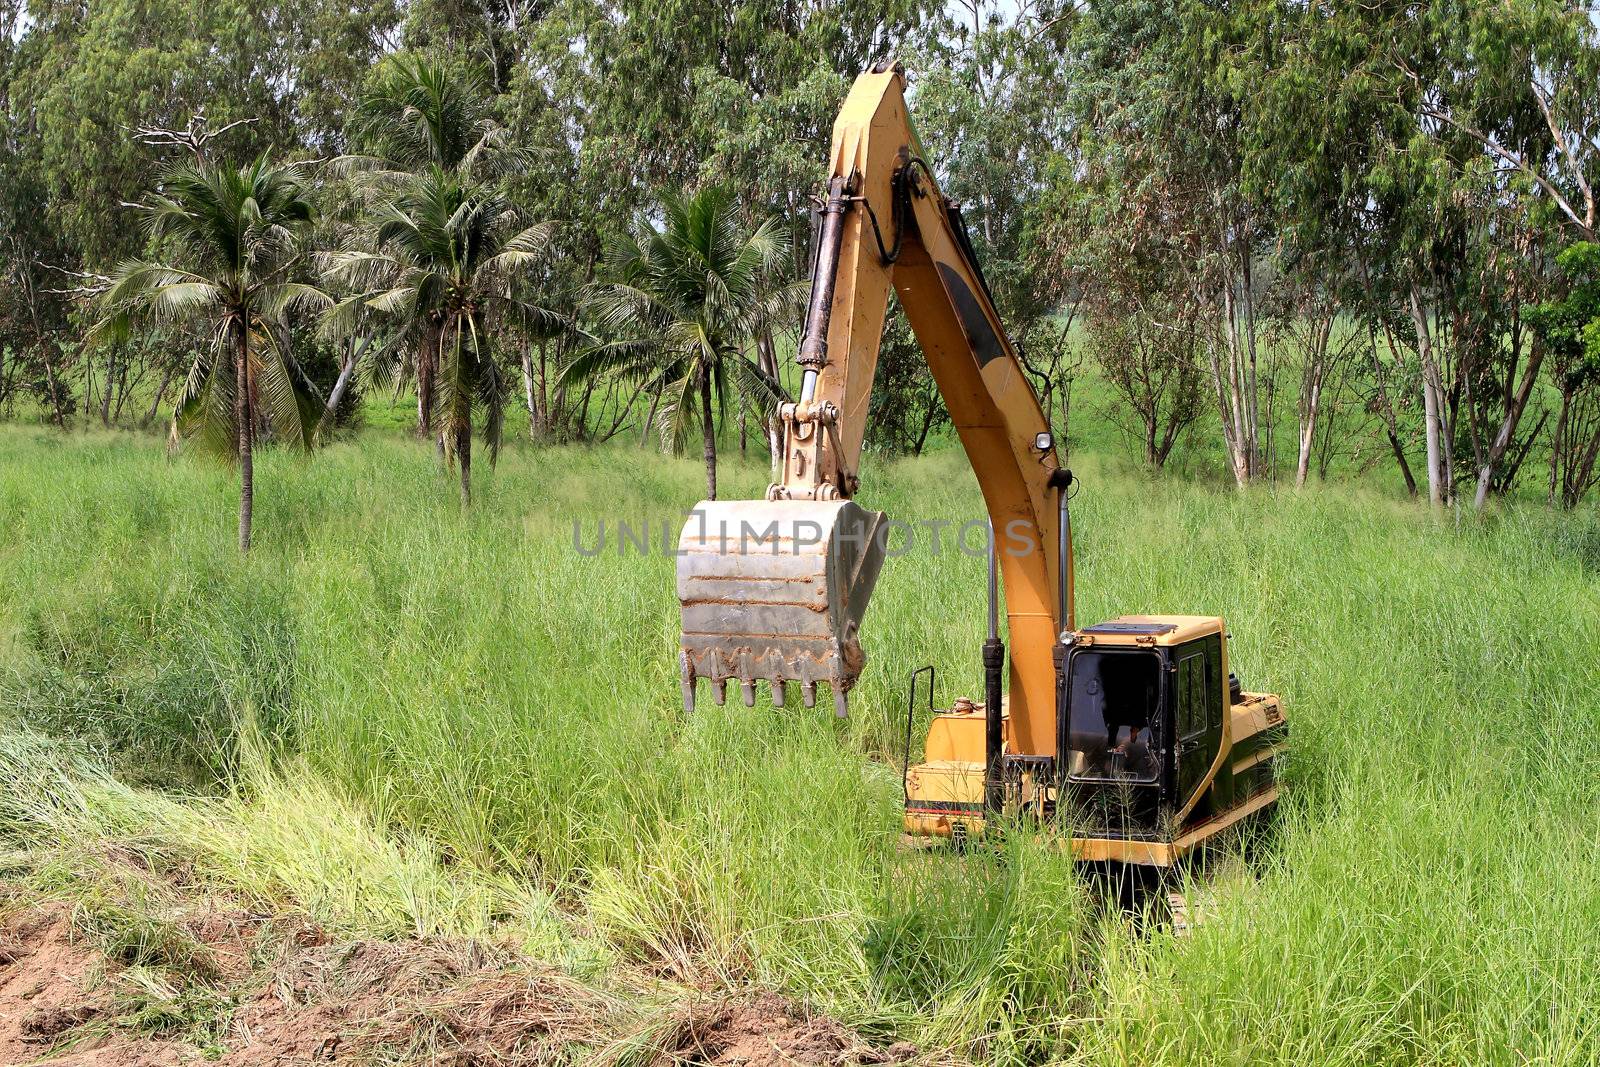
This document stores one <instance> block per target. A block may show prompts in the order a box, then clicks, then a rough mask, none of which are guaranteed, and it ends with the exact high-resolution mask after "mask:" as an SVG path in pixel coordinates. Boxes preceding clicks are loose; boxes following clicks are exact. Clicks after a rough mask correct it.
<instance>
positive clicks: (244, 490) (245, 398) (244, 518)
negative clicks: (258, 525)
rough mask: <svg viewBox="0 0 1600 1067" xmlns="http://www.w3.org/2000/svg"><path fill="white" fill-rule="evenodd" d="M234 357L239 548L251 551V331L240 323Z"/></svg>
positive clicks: (234, 417) (252, 457) (252, 504)
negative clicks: (237, 446)
mask: <svg viewBox="0 0 1600 1067" xmlns="http://www.w3.org/2000/svg"><path fill="white" fill-rule="evenodd" d="M237 329H238V330H239V337H238V341H237V343H236V344H235V346H234V357H233V361H234V362H233V420H234V424H235V430H236V431H237V432H238V435H239V551H240V552H249V551H250V525H251V522H252V521H253V519H254V517H255V502H256V483H255V449H254V448H253V447H252V446H253V444H254V438H255V408H254V405H252V404H251V403H250V332H249V330H248V328H247V327H245V326H243V325H240V326H238V327H237Z"/></svg>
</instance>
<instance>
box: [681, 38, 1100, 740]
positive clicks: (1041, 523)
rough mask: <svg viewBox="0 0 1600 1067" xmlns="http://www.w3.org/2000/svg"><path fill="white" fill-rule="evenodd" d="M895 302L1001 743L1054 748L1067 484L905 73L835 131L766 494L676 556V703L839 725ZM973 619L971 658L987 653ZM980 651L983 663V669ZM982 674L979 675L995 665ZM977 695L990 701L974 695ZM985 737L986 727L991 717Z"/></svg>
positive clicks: (854, 663)
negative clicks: (930, 416) (1004, 714)
mask: <svg viewBox="0 0 1600 1067" xmlns="http://www.w3.org/2000/svg"><path fill="white" fill-rule="evenodd" d="M891 288H893V290H894V291H895V292H896V293H897V294H898V296H899V299H900V306H901V308H902V309H904V311H905V314H906V317H907V319H908V320H909V321H910V324H911V328H912V330H913V331H914V332H915V334H916V337H917V341H918V343H919V344H920V345H921V348H922V351H923V354H924V356H925V358H926V359H927V361H928V366H929V368H930V370H931V371H932V373H933V377H934V380H935V382H936V383H937V384H938V387H939V391H940V394H941V395H942V396H943V398H944V402H945V406H946V407H947V409H948V410H949V413H950V417H951V421H952V422H953V423H954V425H955V429H956V432H957V434H958V436H959V437H960V439H961V444H962V447H963V448H964V449H965V451H966V454H967V457H968V459H969V460H970V461H971V463H972V466H973V469H974V472H975V473H976V474H977V478H978V484H979V486H980V488H981V490H982V492H983V497H984V502H985V505H986V507H987V509H988V513H989V518H990V522H991V526H992V531H993V533H992V536H993V537H994V538H995V539H996V543H997V547H998V552H997V553H996V555H997V557H998V565H999V573H1000V580H1002V581H1003V582H1004V586H1005V600H1006V614H1007V623H1008V633H1009V636H1010V640H1011V669H1010V687H1009V714H1010V720H1011V746H1012V749H1013V751H1015V752H1017V753H1019V754H1023V755H1036V756H1053V755H1054V754H1055V752H1056V745H1057V736H1056V712H1055V709H1056V675H1057V672H1056V664H1055V660H1054V658H1053V657H1054V653H1055V649H1056V648H1057V645H1058V644H1059V641H1060V635H1061V634H1062V633H1063V632H1065V631H1070V630H1071V629H1072V628H1073V605H1072V573H1071V568H1072V562H1071V561H1072V553H1071V545H1070V533H1069V529H1068V527H1067V524H1066V522H1065V515H1066V512H1065V506H1064V505H1065V495H1066V489H1067V485H1068V484H1069V482H1070V480H1071V476H1070V474H1069V473H1068V472H1067V471H1066V469H1065V467H1064V465H1063V464H1062V463H1061V461H1060V459H1059V457H1058V455H1057V452H1056V449H1055V443H1054V440H1053V438H1052V435H1051V432H1050V422H1049V420H1048V419H1047V418H1046V416H1045V414H1044V412H1043V410H1042V409H1041V408H1040V405H1039V401H1038V397H1037V396H1036V394H1035V393H1034V391H1033V388H1032V386H1031V385H1030V384H1029V382H1028V379H1027V376H1026V375H1025V374H1024V371H1023V367H1022V364H1021V361H1020V360H1019V359H1018V357H1017V354H1016V351H1015V349H1014V348H1013V346H1012V344H1011V342H1010V340H1009V339H1008V338H1007V337H1006V333H1005V330H1004V328H1003V327H1002V326H1001V323H1000V318H999V315H998V313H997V312H996V310H995V306H994V301H993V300H992V299H991V298H990V295H989V291H988V287H987V286H986V285H985V283H984V279H983V274H982V271H981V270H980V268H979V266H978V263H977V260H976V258H975V256H974V255H973V251H972V246H971V243H970V241H969V240H968V239H967V234H966V227H965V225H964V223H963V221H962V218H961V214H960V211H959V209H958V208H957V206H956V205H954V204H952V203H951V202H950V201H948V200H946V199H945V198H944V196H943V195H941V193H940V192H939V188H938V183H937V182H936V181H935V179H934V176H933V173H932V171H931V170H930V168H929V166H928V163H927V160H926V156H925V154H924V152H923V150H922V147H921V145H920V144H919V143H918V140H917V137H916V134H915V132H914V131H913V128H912V125H911V119H910V115H909V114H908V112H907V109H906V102H905V77H904V74H903V73H902V71H901V70H900V68H899V67H898V66H886V67H881V68H878V69H875V70H873V71H871V72H869V73H867V74H863V75H862V76H861V77H860V78H858V79H857V81H856V83H855V86H854V87H853V88H852V89H851V92H850V95H849V97H848V98H847V99H846V101H845V103H844V107H843V109H842V110H841V112H840V114H839V117H838V120H837V121H836V122H835V124H834V130H833V149H832V158H831V173H830V176H829V180H828V185H827V197H826V201H825V203H824V207H823V214H822V221H821V226H820V228H819V233H818V239H817V242H816V251H815V259H814V265H813V273H812V281H811V297H810V301H809V305H808V309H807V314H806V322H805V329H804V333H803V335H802V339H801V343H800V348H799V352H798V355H797V361H798V363H799V364H800V367H801V372H802V379H801V381H802V384H801V390H800V396H799V398H798V400H796V401H795V402H793V403H787V404H784V405H783V406H782V408H781V410H780V412H779V415H780V418H781V421H782V424H783V428H784V452H783V464H782V470H781V474H780V477H779V480H778V481H776V482H775V483H774V484H773V485H772V486H770V487H769V488H768V490H767V494H766V499H765V500H761V501H731V502H717V501H707V502H703V503H702V504H701V505H699V507H697V508H696V509H695V511H694V512H692V513H691V514H690V517H689V519H688V521H687V522H686V524H685V526H684V530H683V535H682V538H681V540H680V546H679V570H678V593H679V598H680V601H681V604H682V609H683V622H684V628H683V653H682V670H683V685H684V697H685V703H686V706H688V707H690V708H692V707H693V705H694V699H695V694H696V681H697V679H701V678H704V679H708V680H709V681H710V682H711V685H712V687H713V693H714V695H715V696H716V698H717V702H718V703H721V702H722V700H723V699H724V694H725V686H726V684H727V682H729V681H735V682H737V683H738V684H740V685H741V686H742V687H743V691H744V698H745V702H746V703H753V701H754V694H755V683H756V681H757V680H759V679H766V680H768V681H769V682H770V683H771V684H772V685H773V689H774V698H775V699H776V700H777V701H778V702H779V703H782V702H783V700H784V694H785V687H786V686H787V685H788V684H789V683H798V684H799V685H800V686H801V688H802V693H803V696H804V698H805V702H806V704H807V705H808V706H809V705H810V704H811V703H812V702H813V701H814V699H815V693H816V686H817V685H818V684H819V683H826V684H827V685H829V686H830V687H831V688H832V690H833V692H834V700H835V706H836V709H837V710H838V712H839V713H840V714H841V715H842V714H844V712H845V710H846V707H847V699H846V694H847V693H848V692H849V690H850V688H851V686H853V685H854V684H855V681H856V679H857V677H858V676H859V674H860V672H861V669H862V667H863V665H864V662H865V656H864V654H863V653H862V651H861V646H860V642H859V627H860V624H861V620H862V616H863V614H864V613H865V610H866V604H867V600H868V598H869V597H870V596H871V592H872V586H873V584H874V582H875V581H876V579H877V575H878V571H879V569H880V568H881V566H882V563H883V559H884V555H885V550H886V546H885V538H886V536H887V532H888V524H887V522H886V520H885V518H884V516H883V515H882V514H880V513H877V512H871V511H868V510H866V509H863V508H861V507H860V506H859V505H858V504H856V503H855V501H854V499H853V498H854V497H855V495H856V492H857V489H858V487H859V472H860V463H861V451H862V441H863V438H864V436H865V433H866V427H867V420H868V417H869V409H870V404H871V397H872V383H873V378H874V374H875V371H876V369H877V362H878V348H879V342H880V339H881V336H882V332H883V322H884V315H885V312H886V309H887V306H888V299H889V291H890V289H891ZM994 629H995V625H994V622H993V620H991V633H990V639H991V640H990V646H992V647H995V648H998V640H997V636H996V634H995V632H994ZM987 659H988V652H987V651H986V661H987ZM994 671H995V677H996V678H997V677H998V665H997V664H995V665H994ZM995 687H996V686H994V685H991V690H992V689H994V688H995ZM996 721H998V720H996Z"/></svg>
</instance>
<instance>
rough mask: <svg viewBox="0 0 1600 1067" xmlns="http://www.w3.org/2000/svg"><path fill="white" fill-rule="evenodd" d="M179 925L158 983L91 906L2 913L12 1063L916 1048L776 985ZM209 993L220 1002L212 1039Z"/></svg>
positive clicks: (846, 1058) (758, 1063)
mask: <svg viewBox="0 0 1600 1067" xmlns="http://www.w3.org/2000/svg"><path fill="white" fill-rule="evenodd" d="M177 925H178V926H179V927H180V928H181V929H182V930H183V931H185V932H186V933H187V934H188V935H189V936H190V937H192V938H193V939H194V943H195V945H196V946H198V949H199V951H195V952H192V953H191V954H190V955H188V956H186V957H185V961H186V964H187V966H186V968H184V969H183V970H182V973H178V972H177V971H171V972H169V971H160V972H156V973H157V974H158V976H157V977H156V978H152V977H151V974H152V971H151V969H150V967H149V966H148V965H146V964H144V963H141V962H139V960H136V959H135V958H134V956H135V954H133V953H124V952H116V953H113V954H111V955H108V954H107V952H106V950H105V939H104V937H97V936H95V935H94V934H93V933H91V932H89V931H90V930H91V929H92V926H93V923H92V917H89V918H88V919H87V920H86V917H85V916H84V914H83V913H82V912H81V911H80V912H77V913H75V912H74V910H73V909H72V908H70V907H69V906H67V905H65V904H62V903H55V902H45V903H36V904H31V905H28V906H26V907H23V908H21V909H19V910H16V911H14V912H13V913H12V914H11V915H10V916H9V918H8V919H7V920H6V921H5V922H4V923H3V924H0V1064H3V1065H6V1067H11V1065H21V1064H30V1063H39V1064H48V1065H51V1067H170V1065H178V1064H190V1063H201V1062H216V1063H221V1064H223V1065H225V1067H299V1065H312V1064H327V1063H350V1064H364V1063H384V1064H394V1063H419V1064H423V1063H425V1064H437V1065H441V1067H488V1065H496V1067H498V1065H516V1067H520V1065H530V1067H531V1065H542V1064H556V1063H573V1062H578V1063H583V1062H592V1063H596V1064H603V1063H616V1062H623V1061H624V1060H626V1062H631V1063H636V1064H655V1065H661V1067H665V1065H669V1064H685V1065H691V1064H692V1065H706V1067H796V1065H800V1067H847V1065H856V1064H862V1065H865V1064H888V1063H898V1062H902V1061H905V1060H908V1059H910V1058H912V1057H913V1055H914V1050H912V1049H911V1048H910V1047H909V1046H905V1045H894V1046H890V1047H882V1046H879V1045H875V1044H873V1043H872V1042H871V1041H869V1040H867V1039H866V1038H864V1037H862V1036H861V1035H860V1034H857V1033H855V1032H854V1031H852V1030H850V1029H848V1028H846V1027H844V1026H842V1025H841V1024H839V1023H838V1022H836V1021H835V1020H832V1019H829V1018H827V1017H824V1016H812V1015H809V1014H808V1013H806V1012H805V1011H804V1010H803V1009H802V1008H801V1007H800V1006H799V1005H797V1004H795V1003H793V1002H792V1001H789V1000H787V999H785V998H783V997H780V996H777V995H775V994H770V993H768V994H762V995H759V996H754V997H744V998H726V999H720V1000H714V1001H705V1002H695V1003H685V1004H680V1005H679V1006H678V1007H677V1008H668V1009H661V1008H659V1007H658V1008H655V1009H652V1008H650V1007H649V1006H648V1005H643V1006H641V1004H640V1003H638V1002H630V1000H629V999H628V998H625V997H619V996H615V995H612V994H609V993H606V992H602V991H599V990H596V989H595V988H593V987H591V986H588V985H586V984H584V983H582V982H579V981H577V980H575V979H573V978H571V977H569V976H566V975H564V974H561V973H558V972H555V971H553V970H550V969H548V968H543V967H540V966H539V965H537V964H535V963H533V962H532V961H529V960H527V959H525V958H523V957H520V956H518V955H517V954H515V953H513V952H510V951H508V950H505V949H502V948H499V947H496V946H492V945H486V944H483V943H481V942H476V941H467V940H446V939H408V940H399V941H378V940H362V941H346V942H334V941H332V940H330V939H329V938H328V937H327V935H326V934H325V933H324V932H323V931H322V930H320V929H319V928H317V927H316V926H315V925H313V924H310V923H305V922H286V921H273V920H266V919H263V918H261V917H256V916H250V915H247V914H245V913H242V912H228V911H219V910H213V911H203V912H201V913H200V914H197V915H191V916H189V917H187V918H184V919H182V920H180V921H178V923H177ZM197 997H198V998H199V999H198V1000H197ZM196 1003H199V1004H201V1005H203V1006H206V1007H207V1008H208V1009H214V1011H215V1017H214V1018H213V1019H212V1020H211V1021H210V1022H209V1023H206V1022H204V1021H202V1022H201V1023H200V1024H199V1029H200V1031H204V1032H205V1036H202V1037H198V1038H197V1037H196V1032H197V1031H196V1028H195V1020H194V1019H193V1018H192V1013H193V1005H194V1004H196ZM185 1010H188V1011H189V1012H190V1015H188V1016H186V1015H185V1014H184V1012H185ZM163 1013H165V1014H163ZM180 1024H182V1025H180Z"/></svg>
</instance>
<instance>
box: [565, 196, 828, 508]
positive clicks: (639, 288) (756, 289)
mask: <svg viewBox="0 0 1600 1067" xmlns="http://www.w3.org/2000/svg"><path fill="white" fill-rule="evenodd" d="M660 219H661V221H660V222H659V223H657V222H656V221H654V220H653V219H652V218H650V217H649V216H640V217H639V218H638V219H637V220H636V221H635V223H634V226H633V229H632V233H631V235H630V238H629V239H628V240H626V241H624V242H622V243H621V244H619V245H618V246H616V247H615V248H614V249H613V250H612V251H611V253H610V254H609V255H608V257H607V276H608V278H609V280H608V281H606V282H603V283H601V284H600V285H598V286H596V287H595V288H594V290H593V294H592V306H593V309H594V311H595V314H596V316H597V318H598V319H599V321H600V322H601V324H602V326H603V328H604V330H605V331H606V332H608V333H610V334H611V335H612V336H613V337H614V338H616V339H615V340H613V341H611V342H610V343H608V344H604V345H599V346H596V347H594V348H591V349H590V350H588V351H587V352H585V353H583V354H582V355H580V356H579V357H578V358H577V359H575V360H574V361H573V362H572V363H571V364H569V365H568V367H567V368H566V371H565V372H564V373H565V374H566V375H567V376H569V377H583V376H587V375H593V374H604V373H613V374H618V375H621V376H624V377H629V378H633V379H635V380H637V381H639V382H640V383H641V384H643V385H644V386H645V387H646V388H651V389H652V390H660V391H661V403H660V405H659V407H658V410H659V414H660V416H661V418H662V423H663V437H664V438H665V439H666V440H667V441H668V442H669V443H670V444H671V445H672V446H673V447H674V448H682V447H683V446H684V445H685V444H686V443H687V441H688V438H689V435H690V433H691V432H692V430H693V428H694V427H695V426H696V425H698V426H699V428H700V437H701V446H702V448H703V451H704V456H705V464H706V495H707V496H708V497H709V498H710V499H713V500H715V499H716V496H717V433H716V423H715V412H716V410H717V409H718V408H719V407H720V408H721V409H722V410H724V411H726V410H727V405H728V401H729V399H730V395H732V396H735V397H737V398H738V399H739V401H740V402H743V403H749V404H752V405H755V406H757V407H760V408H770V407H771V405H772V404H773V403H774V402H776V401H777V400H778V399H779V398H780V395H781V393H780V388H779V386H778V383H777V382H776V381H775V380H774V379H773V378H772V377H771V376H770V375H767V374H764V373H763V372H762V371H761V370H760V369H759V368H758V367H757V366H756V365H755V364H754V363H753V362H751V361H750V360H749V359H747V358H745V356H744V354H743V353H744V351H745V349H746V348H747V347H748V346H749V345H750V344H751V343H752V342H753V340H754V338H755V337H756V335H757V334H758V333H759V332H760V331H761V329H762V327H763V326H765V325H768V324H771V323H773V322H776V321H778V320H779V319H780V318H782V316H783V315H784V314H785V313H786V312H787V311H789V310H792V309H793V308H794V306H795V305H796V303H797V299H798V295H799V292H800V290H799V287H798V286H796V285H793V284H783V283H782V282H780V281H779V278H780V273H779V272H780V270H781V269H782V267H783V265H784V264H785V263H786V262H787V256H788V251H789V245H788V239H787V237H786V235H785V234H784V232H783V230H782V229H781V228H780V227H779V226H778V225H777V224H776V223H775V222H774V221H771V220H768V221H766V222H762V223H761V224H760V225H758V226H756V227H754V228H753V229H751V228H749V227H747V226H746V225H744V223H743V222H742V220H741V218H740V215H739V212H738V211H737V210H736V208H735V206H734V203H733V198H732V196H731V195H729V193H728V192H727V190H725V189H720V188H715V187H712V188H706V189H702V190H700V191H699V192H697V193H694V194H691V195H669V196H668V197H666V198H665V199H664V200H663V202H662V204H661V211H660Z"/></svg>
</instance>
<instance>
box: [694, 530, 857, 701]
mask: <svg viewBox="0 0 1600 1067" xmlns="http://www.w3.org/2000/svg"><path fill="white" fill-rule="evenodd" d="M886 531H887V522H886V520H885V519H884V516H883V514H882V513H881V512H875V511H867V510H865V509H863V508H861V507H860V506H859V505H857V504H856V503H855V502H854V501H850V500H770V501H769V500H732V501H705V502H703V503H701V504H700V505H699V506H698V507H697V508H696V509H695V510H694V511H692V512H690V513H689V516H688V518H687V520H686V521H685V523H684V527H683V532H682V534H681V536H680V538H679V541H678V560H677V570H678V601H679V605H680V607H681V608H682V612H683V637H682V645H681V648H682V652H683V663H684V665H685V671H686V673H687V675H688V676H689V677H690V678H691V679H699V678H704V679H706V680H708V681H709V682H711V684H712V692H713V695H715V696H717V697H718V703H719V704H720V703H722V702H723V699H724V698H723V696H722V691H723V687H724V685H725V684H726V683H727V682H730V681H731V682H735V683H737V684H739V685H740V686H741V687H744V690H745V691H744V699H745V703H746V704H750V703H751V702H752V700H751V694H752V693H753V683H755V682H758V681H762V680H765V681H767V682H769V683H770V684H771V685H772V687H773V688H772V696H773V702H774V703H775V704H777V705H778V706H780V707H781V706H782V705H783V704H784V701H785V697H786V696H787V695H788V690H787V684H788V683H790V682H797V683H799V685H800V687H801V694H802V696H804V697H805V701H806V706H807V707H808V708H809V707H814V706H815V704H816V690H817V686H818V684H823V683H825V684H826V685H827V686H828V687H829V688H830V689H832V690H833V691H834V692H835V693H848V692H849V690H850V688H851V687H852V686H854V685H855V682H856V679H857V678H858V677H860V675H861V670H862V668H863V667H864V666H865V664H866V655H865V653H864V652H863V651H862V649H861V643H860V641H859V639H858V637H857V634H858V632H859V630H860V626H861V620H862V616H863V615H864V613H865V612H866V608H867V601H868V600H869V598H870V597H871V595H872V589H873V586H874V585H875V584H876V582H877V579H878V573H879V571H880V570H881V569H882V566H883V559H884V555H885V548H886V545H885V537H884V535H885V533H886ZM685 692H686V697H685V699H686V700H687V690H686V691H685Z"/></svg>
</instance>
